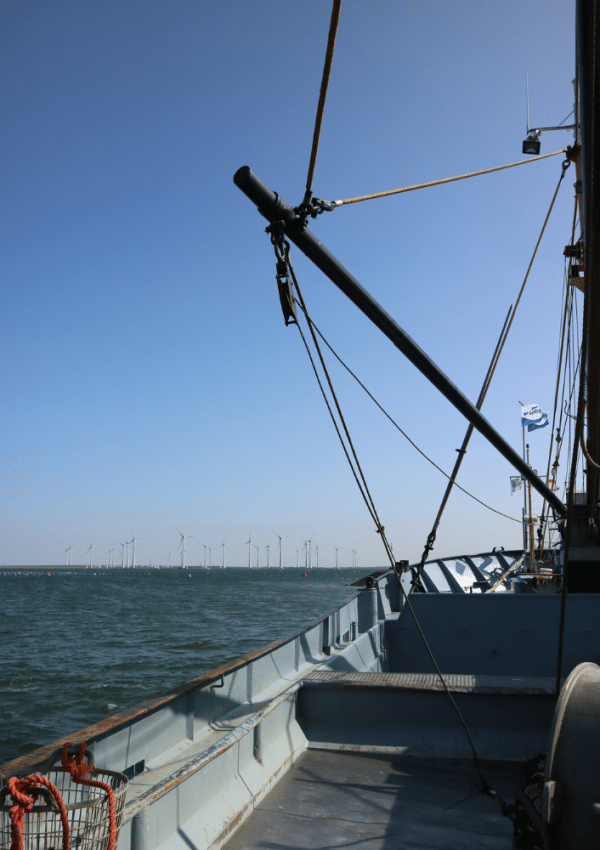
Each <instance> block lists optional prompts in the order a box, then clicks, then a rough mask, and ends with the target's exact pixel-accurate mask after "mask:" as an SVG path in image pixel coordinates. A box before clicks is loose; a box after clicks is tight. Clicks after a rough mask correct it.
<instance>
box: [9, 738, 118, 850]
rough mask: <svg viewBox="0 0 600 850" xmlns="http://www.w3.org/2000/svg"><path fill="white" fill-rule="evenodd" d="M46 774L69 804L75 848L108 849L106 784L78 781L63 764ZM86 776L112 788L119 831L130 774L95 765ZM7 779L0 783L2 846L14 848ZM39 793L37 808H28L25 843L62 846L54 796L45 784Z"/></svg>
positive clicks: (54, 849)
mask: <svg viewBox="0 0 600 850" xmlns="http://www.w3.org/2000/svg"><path fill="white" fill-rule="evenodd" d="M87 755H88V753H86V756H87ZM53 761H55V759H53ZM92 767H93V762H92ZM29 775H31V774H29ZM38 775H39V774H38ZM42 775H43V776H44V778H46V779H48V780H49V781H50V782H51V783H52V784H53V785H55V786H56V788H57V789H58V791H59V792H60V795H61V797H62V799H63V802H64V804H65V808H66V810H67V817H68V821H69V830H70V833H71V848H78V850H107V848H108V845H109V840H110V806H109V802H108V796H107V794H106V792H105V791H104V790H103V789H102V788H94V787H90V786H89V785H82V784H80V783H77V782H75V781H74V780H73V779H72V778H71V775H70V773H69V772H68V770H65V769H64V768H62V767H52V768H50V769H49V770H45V771H44V773H43V774H42ZM18 778H23V777H20V776H19V777H18ZM86 779H93V780H94V781H96V782H104V783H105V784H106V785H108V786H109V787H110V788H112V790H113V793H114V795H115V818H116V825H117V833H118V830H119V827H120V825H121V821H122V819H123V809H124V807H125V793H126V791H127V777H126V776H125V775H124V774H123V773H116V772H115V771H112V770H103V769H99V770H98V769H96V768H93V770H92V771H91V772H90V773H88V775H87V776H86ZM6 782H7V780H6V781H5V782H4V783H3V784H2V786H0V850H10V846H11V820H10V808H11V806H12V805H13V802H12V797H11V795H10V792H9V790H8V787H7V784H6ZM35 795H36V796H37V799H36V801H35V803H34V806H33V809H32V810H31V811H30V812H25V815H24V818H23V846H24V848H25V850H62V846H63V828H62V821H61V818H60V814H59V811H58V806H57V805H56V802H55V800H54V797H53V796H52V794H51V793H50V792H49V791H48V789H47V788H45V787H43V786H42V787H39V788H38V789H36V791H35ZM115 845H116V841H115Z"/></svg>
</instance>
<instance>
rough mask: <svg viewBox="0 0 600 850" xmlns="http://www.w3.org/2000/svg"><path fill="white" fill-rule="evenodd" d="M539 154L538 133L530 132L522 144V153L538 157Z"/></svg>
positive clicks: (537, 131)
mask: <svg viewBox="0 0 600 850" xmlns="http://www.w3.org/2000/svg"><path fill="white" fill-rule="evenodd" d="M539 152H540V131H539V130H531V132H530V133H529V135H528V136H527V138H526V139H525V141H524V142H523V153H527V154H531V155H532V156H538V155H539Z"/></svg>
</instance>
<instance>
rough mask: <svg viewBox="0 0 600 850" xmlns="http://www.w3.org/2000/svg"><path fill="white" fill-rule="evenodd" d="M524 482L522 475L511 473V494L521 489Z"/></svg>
mask: <svg viewBox="0 0 600 850" xmlns="http://www.w3.org/2000/svg"><path fill="white" fill-rule="evenodd" d="M522 484H523V479H522V478H521V476H520V475H511V476H510V495H511V496H512V495H513V493H516V492H517V490H520V489H521V485H522Z"/></svg>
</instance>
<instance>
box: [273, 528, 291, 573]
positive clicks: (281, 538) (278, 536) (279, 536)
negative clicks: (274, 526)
mask: <svg viewBox="0 0 600 850" xmlns="http://www.w3.org/2000/svg"><path fill="white" fill-rule="evenodd" d="M274 534H275V537H276V538H277V539H278V540H279V543H278V544H277V545H278V547H279V569H280V570H282V569H283V566H282V564H281V541H282V540H287V538H288V537H289V536H290V535H289V534H286V535H285V537H282V536H281V534H277V532H276V531H275V532H274Z"/></svg>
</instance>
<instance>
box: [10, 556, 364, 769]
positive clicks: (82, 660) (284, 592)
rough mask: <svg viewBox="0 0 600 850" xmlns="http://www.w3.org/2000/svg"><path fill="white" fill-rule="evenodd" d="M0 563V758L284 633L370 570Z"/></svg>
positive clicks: (339, 599)
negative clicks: (14, 567) (21, 566)
mask: <svg viewBox="0 0 600 850" xmlns="http://www.w3.org/2000/svg"><path fill="white" fill-rule="evenodd" d="M303 572H304V571H303V570H297V569H284V570H278V569H260V570H256V569H252V570H249V569H236V568H228V569H224V570H216V569H213V570H204V569H190V570H156V569H153V570H147V569H136V570H77V571H72V572H66V571H64V572H63V571H56V570H53V571H51V572H50V573H48V572H47V571H45V570H44V571H29V572H27V573H23V572H21V573H11V572H10V570H7V569H6V568H0V624H1V632H0V633H1V634H2V650H1V661H0V764H2V763H3V762H6V761H8V760H9V759H11V758H15V757H16V756H18V755H22V754H24V753H26V752H29V751H30V750H32V749H35V748H36V747H39V746H42V745H43V744H47V743H50V742H52V741H54V740H56V739H57V738H61V737H63V736H65V735H68V734H69V733H71V732H75V731H77V730H79V729H82V728H83V727H85V726H88V725H90V724H91V723H95V722H97V721H99V720H102V719H104V718H106V717H109V716H110V715H111V714H114V713H116V712H118V711H122V710H123V709H125V708H131V707H133V706H135V705H137V704H138V703H140V702H142V701H143V700H146V699H151V698H154V697H158V696H160V695H163V694H166V693H168V692H169V691H171V690H172V689H173V688H175V687H177V686H178V685H181V684H183V683H184V682H187V681H189V680H190V679H193V678H195V677H196V676H199V675H201V674H202V673H206V672H208V671H210V670H212V669H214V668H215V667H217V666H219V665H221V664H224V663H225V662H226V661H231V660H232V659H234V658H238V657H240V656H241V655H245V654H246V653H248V652H250V651H251V650H253V649H257V648H259V647H261V646H263V645H264V644H266V643H270V642H271V641H274V640H277V639H279V638H283V637H286V636H288V635H290V634H292V633H293V632H294V631H297V630H299V629H300V628H302V627H304V626H306V625H307V624H308V623H310V622H311V621H313V620H315V619H317V618H318V617H319V616H321V615H323V614H326V613H327V612H328V611H330V610H331V609H332V608H334V607H337V606H338V605H340V604H341V603H343V602H344V601H345V600H346V599H347V598H348V597H349V596H350V595H351V594H352V593H353V592H354V589H353V588H352V587H350V585H351V583H352V582H353V581H356V580H357V579H358V578H361V577H362V576H364V575H367V574H368V573H369V572H371V570H362V571H360V570H358V571H357V570H331V569H310V570H308V571H307V575H306V577H304V576H303Z"/></svg>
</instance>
